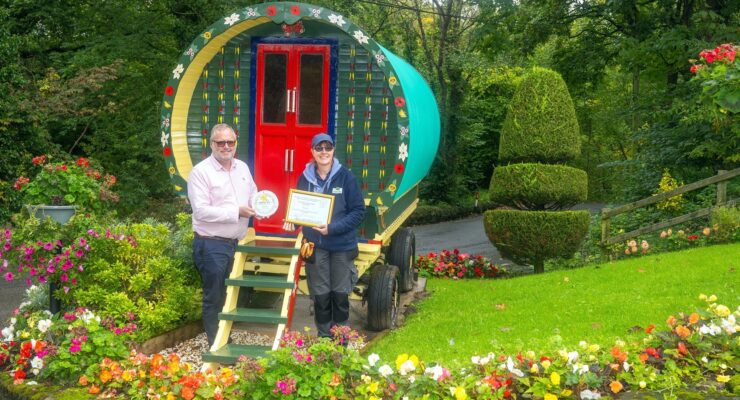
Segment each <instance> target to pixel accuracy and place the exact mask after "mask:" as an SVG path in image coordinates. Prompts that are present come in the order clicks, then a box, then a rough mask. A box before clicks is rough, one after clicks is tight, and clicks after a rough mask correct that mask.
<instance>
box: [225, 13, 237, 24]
mask: <svg viewBox="0 0 740 400" xmlns="http://www.w3.org/2000/svg"><path fill="white" fill-rule="evenodd" d="M236 21H239V14H237V13H233V14H231V15H229V16H228V17H226V18H224V24H226V25H228V26H231V25H234V24H235V23H236Z"/></svg>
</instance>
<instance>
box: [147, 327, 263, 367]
mask: <svg viewBox="0 0 740 400" xmlns="http://www.w3.org/2000/svg"><path fill="white" fill-rule="evenodd" d="M231 340H233V341H234V343H236V344H254V345H260V346H272V338H271V337H269V336H267V335H260V334H258V333H253V332H249V331H245V330H238V329H234V330H232V331H231ZM206 351H208V339H207V338H206V333H205V332H203V333H201V334H199V335H198V336H196V337H194V338H192V339H190V340H186V341H184V342H180V343H178V344H177V345H176V346H174V347H169V348H166V349H164V350H162V351H160V352H159V354H162V355H163V356H167V355H168V354H170V353H177V355H179V356H180V360H181V361H183V362H188V363H190V364H191V365H192V366H193V369H195V370H199V369H200V367H201V366H202V365H203V360H201V357H200V356H201V354H203V353H205V352H206Z"/></svg>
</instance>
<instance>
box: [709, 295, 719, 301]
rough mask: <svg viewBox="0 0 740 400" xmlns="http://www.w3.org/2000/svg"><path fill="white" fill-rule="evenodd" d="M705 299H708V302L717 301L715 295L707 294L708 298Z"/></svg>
mask: <svg viewBox="0 0 740 400" xmlns="http://www.w3.org/2000/svg"><path fill="white" fill-rule="evenodd" d="M707 301H709V302H714V301H717V296H715V295H711V296H709V298H708V299H707Z"/></svg>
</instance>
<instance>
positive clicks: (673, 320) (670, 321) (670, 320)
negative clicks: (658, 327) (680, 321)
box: [665, 315, 676, 326]
mask: <svg viewBox="0 0 740 400" xmlns="http://www.w3.org/2000/svg"><path fill="white" fill-rule="evenodd" d="M665 322H666V323H667V324H668V326H673V325H675V324H676V317H674V316H673V315H671V316H670V317H668V319H667V320H666V321H665Z"/></svg>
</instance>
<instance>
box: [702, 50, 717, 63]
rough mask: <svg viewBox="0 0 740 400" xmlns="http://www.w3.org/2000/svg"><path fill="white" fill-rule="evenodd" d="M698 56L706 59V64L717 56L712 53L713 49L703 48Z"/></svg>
mask: <svg viewBox="0 0 740 400" xmlns="http://www.w3.org/2000/svg"><path fill="white" fill-rule="evenodd" d="M699 57H701V58H703V59H704V60H706V62H707V63H708V64H711V63H713V62H714V58H715V57H717V54H715V53H714V50H704V51H702V52H701V53H699Z"/></svg>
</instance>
